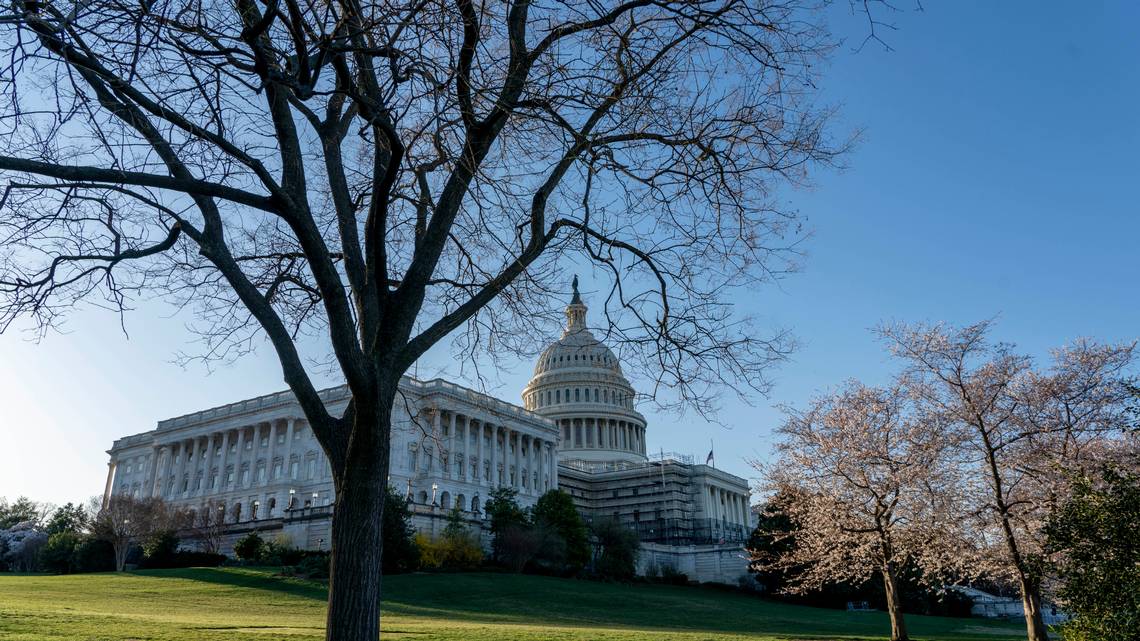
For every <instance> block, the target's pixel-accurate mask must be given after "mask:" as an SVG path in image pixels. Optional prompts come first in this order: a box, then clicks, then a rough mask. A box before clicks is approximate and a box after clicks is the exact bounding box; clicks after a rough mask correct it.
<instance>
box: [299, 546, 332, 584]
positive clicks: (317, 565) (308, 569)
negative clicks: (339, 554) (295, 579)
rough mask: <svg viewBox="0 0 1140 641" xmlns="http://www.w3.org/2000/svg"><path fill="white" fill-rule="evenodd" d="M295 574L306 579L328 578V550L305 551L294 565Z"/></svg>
mask: <svg viewBox="0 0 1140 641" xmlns="http://www.w3.org/2000/svg"><path fill="white" fill-rule="evenodd" d="M294 572H295V573H296V574H297V576H301V577H304V578H306V579H314V580H325V579H328V578H329V554H328V552H307V553H305V556H304V557H303V558H302V559H301V561H300V562H299V563H297V565H296V566H295V567H294Z"/></svg>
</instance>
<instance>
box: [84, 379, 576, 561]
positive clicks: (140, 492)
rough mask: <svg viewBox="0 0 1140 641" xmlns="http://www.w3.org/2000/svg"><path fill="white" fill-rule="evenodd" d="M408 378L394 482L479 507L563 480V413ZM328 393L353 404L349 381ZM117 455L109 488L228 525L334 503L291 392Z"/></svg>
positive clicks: (445, 502) (187, 421)
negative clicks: (496, 492)
mask: <svg viewBox="0 0 1140 641" xmlns="http://www.w3.org/2000/svg"><path fill="white" fill-rule="evenodd" d="M400 388H401V392H402V394H403V397H404V399H405V400H406V403H405V402H401V403H397V412H396V416H395V417H394V419H393V427H392V450H391V451H392V455H391V470H390V477H389V482H390V484H391V485H392V486H393V487H395V488H397V489H399V490H401V491H406V492H407V495H408V496H409V497H410V499H411V501H412V502H413V503H415V504H416V505H417V506H424V507H427V508H431V507H433V506H434V507H435V508H438V510H439V511H440V512H442V513H446V512H447V511H448V510H450V509H451V508H452V507H459V508H460V509H461V510H462V511H464V512H469V513H471V514H479V513H480V512H481V509H482V506H483V501H485V500H486V497H487V494H488V493H489V491H490V490H491V489H492V488H494V487H498V486H500V485H510V486H512V487H515V488H516V489H518V492H519V500H520V503H522V504H523V505H530V504H532V503H534V501H536V500H537V499H538V497H539V496H541V495H542V494H543V493H544V492H546V491H547V490H550V489H553V488H555V487H557V486H558V474H557V471H556V470H557V443H558V432H557V428H556V426H555V425H554V423H553V422H552V421H550V420H548V419H545V418H543V417H541V416H538V415H536V414H534V413H532V412H528V411H526V410H523V409H521V408H519V407H517V406H514V405H511V404H509V403H505V402H503V401H500V400H498V399H495V398H492V397H489V396H486V395H484V394H479V393H477V392H474V391H472V390H470V389H467V388H464V387H461V386H458V385H455V384H452V383H449V382H447V381H443V380H438V379H437V380H432V381H417V380H414V379H410V378H406V379H405V380H404V381H403V382H402V383H401V386H400ZM321 394H322V397H323V398H324V400H325V403H326V404H327V405H328V407H329V409H330V411H331V412H333V413H334V414H339V413H342V412H343V410H344V406H345V405H346V404H347V401H348V393H347V389H346V388H345V387H336V388H332V389H328V390H324V391H323V392H322V393H321ZM108 454H110V456H111V460H110V463H109V469H108V476H107V488H106V495H107V496H110V495H112V494H131V495H134V496H159V497H162V498H164V499H165V500H167V501H169V502H171V503H174V504H176V505H182V506H185V507H188V508H191V509H194V510H200V509H212V510H217V511H219V512H221V513H223V514H224V515H225V521H226V522H227V523H234V524H238V523H253V522H258V521H265V520H267V519H278V518H283V517H286V516H287V515H288V514H289V513H292V512H298V513H304V512H303V511H305V510H309V511H311V513H319V512H321V510H319V508H325V507H328V506H332V505H333V504H334V502H335V496H334V488H333V481H332V475H331V473H330V469H329V466H328V461H327V460H326V459H325V456H324V453H323V452H322V451H321V448H320V445H319V444H318V443H317V441H316V439H315V438H314V437H313V433H312V430H310V429H309V427H308V425H307V423H306V422H305V420H304V418H303V415H302V413H301V409H300V406H299V405H298V404H297V402H296V400H295V399H294V397H293V395H292V394H291V393H289V392H280V393H277V394H270V395H268V396H261V397H258V398H253V399H249V400H246V401H241V402H238V403H231V404H229V405H223V406H221V407H216V408H213V409H209V410H205V411H201V412H195V413H193V414H188V415H185V416H179V417H177V418H172V419H168V420H165V421H160V422H159V424H158V428H157V429H155V430H152V431H149V432H144V433H142V434H135V435H133V436H128V437H125V438H121V439H119V440H117V441H115V443H114V446H113V447H112V448H111V449H110V450H109V452H108ZM298 544H301V545H304V543H302V542H298Z"/></svg>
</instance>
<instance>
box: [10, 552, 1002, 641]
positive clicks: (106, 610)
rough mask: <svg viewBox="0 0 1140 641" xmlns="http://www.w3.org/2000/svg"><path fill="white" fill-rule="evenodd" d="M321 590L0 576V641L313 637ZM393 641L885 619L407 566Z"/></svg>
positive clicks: (754, 628) (162, 575) (839, 633)
mask: <svg viewBox="0 0 1140 641" xmlns="http://www.w3.org/2000/svg"><path fill="white" fill-rule="evenodd" d="M324 599H325V591H324V588H323V587H322V586H320V585H319V584H315V583H310V582H305V581H298V580H292V579H285V578H280V577H276V576H273V575H272V573H271V572H270V571H267V570H255V569H236V568H227V569H191V570H165V571H150V572H137V573H130V574H118V575H116V574H89V575H75V576H41V575H35V576H13V575H4V574H0V639H5V640H7V639H12V640H20V641H23V640H27V641H56V640H60V641H62V640H65V639H66V640H68V641H71V640H75V639H81V640H84V641H134V640H139V641H142V640H148V641H150V640H154V641H190V640H198V639H203V640H207V641H208V640H212V639H218V640H221V639H226V640H227V641H232V640H258V641H265V640H266V639H288V640H296V641H302V640H305V639H320V638H323V628H324V618H325V603H324ZM908 623H909V625H910V628H911V632H912V636H914V637H915V638H918V639H930V640H946V641H951V640H953V641H958V640H963V641H964V640H967V639H973V640H983V639H984V640H991V641H1001V640H1002V639H1015V638H1024V633H1023V632H1022V631H1021V630H1023V629H1024V628H1020V629H1019V627H1018V626H1015V625H1009V624H998V623H989V622H983V621H978V620H969V619H948V618H939V617H917V616H915V617H909V618H908ZM382 627H383V630H384V632H383V634H384V636H385V638H391V639H423V640H449V641H451V640H454V641H459V640H465V641H466V640H472V641H483V640H487V641H490V640H492V639H494V640H501V639H518V640H538V639H564V640H568V641H569V640H572V641H586V640H593V639H602V640H613V641H641V640H648V639H677V640H686V641H687V640H692V641H697V640H702V641H705V640H708V641H722V640H728V639H858V638H861V639H881V638H885V637H886V632H887V630H888V626H887V619H886V615H884V614H882V613H877V612H875V613H848V612H842V611H836V610H822V609H816V608H806V607H798V606H789V605H783V604H779V603H773V602H769V601H764V600H761V599H757V598H754V597H750V596H746V595H741V594H735V593H731V592H726V591H719V590H713V589H708V588H686V587H673V586H656V585H654V586H651V585H634V586H620V585H609V584H601V583H594V582H587V581H574V580H565V579H551V578H544V577H533V576H512V575H501V574H434V575H433V574H417V575H403V576H393V577H387V578H385V580H384V603H383V619H382Z"/></svg>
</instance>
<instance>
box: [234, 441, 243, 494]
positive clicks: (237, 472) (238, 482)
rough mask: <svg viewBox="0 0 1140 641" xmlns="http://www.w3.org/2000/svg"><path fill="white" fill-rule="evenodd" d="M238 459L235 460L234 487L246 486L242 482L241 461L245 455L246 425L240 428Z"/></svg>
mask: <svg viewBox="0 0 1140 641" xmlns="http://www.w3.org/2000/svg"><path fill="white" fill-rule="evenodd" d="M237 434H238V436H237V460H235V461H234V489H239V488H242V487H245V486H244V485H242V483H241V462H242V459H243V458H244V457H245V427H241V428H238V433H237Z"/></svg>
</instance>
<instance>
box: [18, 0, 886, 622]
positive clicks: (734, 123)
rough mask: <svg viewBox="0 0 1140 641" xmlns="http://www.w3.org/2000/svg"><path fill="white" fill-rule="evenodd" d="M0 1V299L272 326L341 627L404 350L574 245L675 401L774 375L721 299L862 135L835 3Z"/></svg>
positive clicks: (236, 328)
mask: <svg viewBox="0 0 1140 641" xmlns="http://www.w3.org/2000/svg"><path fill="white" fill-rule="evenodd" d="M824 4H826V3H824ZM856 4H860V5H864V4H865V3H856ZM11 7H12V9H11V13H10V14H8V15H7V16H5V17H4V18H3V20H2V24H3V27H2V28H3V29H4V35H3V40H2V42H3V45H0V46H2V47H3V52H2V53H3V55H2V56H0V60H3V61H4V62H3V63H2V64H3V65H4V66H3V68H2V69H0V91H2V92H3V97H4V99H3V100H2V101H0V102H2V106H0V171H2V172H4V177H5V179H6V181H7V185H6V188H5V189H4V191H3V198H2V200H0V206H2V209H0V211H2V214H0V243H2V247H3V249H2V254H0V325H2V326H5V327H6V326H8V325H10V324H11V323H12V322H13V321H15V320H16V319H17V318H21V317H26V318H31V319H33V320H34V321H35V322H36V323H38V327H40V328H45V327H51V326H52V325H53V324H55V323H57V322H58V321H59V320H60V318H61V317H62V315H64V314H65V313H66V311H67V309H68V308H69V307H71V306H73V305H75V304H77V303H79V302H81V301H91V302H93V303H95V304H99V305H104V306H110V307H111V308H113V309H115V310H117V311H119V312H122V311H123V310H126V309H128V308H129V307H130V306H131V304H132V303H133V301H135V300H138V299H140V298H144V297H146V298H151V297H156V296H162V297H166V298H167V299H169V300H172V301H174V302H176V303H177V304H179V305H183V306H185V307H186V308H188V309H191V310H193V311H194V312H195V313H197V314H198V318H199V319H200V323H199V325H198V326H197V329H198V331H199V333H200V336H201V339H202V340H203V341H204V347H205V349H204V351H203V353H202V356H203V357H204V358H222V359H225V358H233V357H236V356H239V355H240V354H242V353H244V352H245V351H246V350H248V349H252V348H253V346H255V345H256V344H257V342H258V341H259V340H261V339H262V338H265V339H267V340H268V342H269V343H270V344H271V345H272V347H273V349H274V350H275V352H276V354H277V356H278V358H279V360H280V362H281V367H282V373H283V376H284V379H285V382H286V383H287V384H288V386H289V388H290V389H291V390H292V392H293V393H294V394H295V395H296V397H297V400H298V401H299V403H300V405H301V408H302V410H303V411H304V414H305V416H306V418H307V419H308V422H309V423H310V425H311V426H312V430H313V433H314V434H315V436H316V437H317V439H318V440H319V441H320V443H321V446H322V447H323V449H324V450H325V452H326V453H327V455H328V460H329V463H330V465H331V468H332V473H333V478H334V482H335V490H336V500H337V503H336V506H335V510H334V516H333V534H332V539H333V541H332V551H333V552H332V554H333V556H332V562H331V568H332V569H331V573H332V578H331V584H330V590H329V610H328V625H327V635H328V638H329V639H337V640H348V639H352V640H373V639H376V638H377V636H378V634H379V602H380V599H379V594H380V567H381V562H380V558H381V552H380V542H381V535H380V528H381V522H382V519H381V510H382V509H383V497H384V488H385V484H386V478H387V472H388V461H389V433H390V427H391V419H392V408H393V405H394V402H395V397H396V394H397V386H398V383H399V380H400V378H401V376H402V375H403V374H404V372H405V371H406V370H407V369H408V368H409V366H410V365H412V364H413V363H414V362H415V361H416V360H417V359H418V358H419V357H420V356H422V355H423V354H424V353H425V352H426V351H427V350H428V349H429V348H430V347H431V346H433V345H435V344H437V343H438V342H440V341H441V340H442V339H444V338H445V337H448V336H449V335H450V336H452V337H454V340H455V342H454V343H453V344H454V346H455V349H456V350H457V352H458V354H459V355H460V356H461V357H466V358H469V359H471V362H477V356H478V355H479V354H485V353H490V354H492V355H504V354H506V355H509V354H517V353H525V352H528V351H529V350H533V349H534V344H533V343H532V339H531V338H528V337H531V336H535V335H541V334H542V333H545V330H548V329H550V328H551V327H552V325H551V324H552V322H553V321H554V319H553V318H552V317H551V310H552V309H553V308H554V307H553V306H552V305H550V302H551V297H552V296H554V295H560V293H561V292H564V291H565V283H566V281H567V280H568V279H566V277H565V274H563V273H562V270H563V269H564V267H565V264H566V261H569V260H578V261H582V262H587V263H591V264H593V265H595V266H597V267H598V268H600V271H601V273H602V274H603V276H604V277H605V278H607V280H608V281H609V291H608V293H607V295H606V297H605V302H604V311H605V317H606V320H607V323H606V325H607V326H608V328H609V332H608V333H607V336H606V338H607V339H608V340H611V341H620V342H622V343H624V345H625V346H626V351H627V354H626V357H627V358H631V359H640V360H641V361H642V362H643V366H641V367H638V369H639V370H641V371H644V372H646V373H647V377H648V378H649V379H650V382H651V383H652V384H653V385H652V390H653V392H652V396H653V397H655V398H657V399H658V400H659V401H660V402H661V403H662V404H673V403H680V404H684V405H687V406H690V407H695V408H697V409H698V410H699V411H708V410H710V409H713V408H714V407H715V400H716V397H717V394H719V393H720V391H721V390H723V389H729V390H735V391H737V392H739V393H751V392H754V391H761V392H763V391H765V390H766V389H767V386H768V380H767V379H766V372H767V370H768V368H769V366H770V365H771V364H772V363H774V362H777V361H779V360H781V359H782V358H783V357H784V355H785V354H786V351H787V349H788V347H789V344H788V341H787V338H786V336H784V335H783V334H782V333H779V332H776V333H774V334H773V333H770V332H764V331H762V329H761V328H759V327H757V326H756V325H755V324H754V323H752V322H751V321H750V320H749V319H745V318H739V317H737V316H735V315H734V314H733V313H732V307H731V302H732V300H733V297H734V296H736V295H738V293H739V292H749V293H751V292H753V291H755V286H756V285H757V284H759V283H761V282H764V281H768V280H770V279H772V278H775V277H778V276H779V275H780V274H782V273H783V272H785V271H787V270H789V269H791V268H793V267H794V265H795V261H796V258H797V251H796V247H797V243H798V242H799V240H800V238H801V235H800V230H799V226H798V222H797V219H796V216H795V213H794V212H793V211H789V210H787V209H786V208H784V207H783V206H782V205H781V204H780V202H781V201H779V200H777V199H775V198H773V192H774V189H776V188H777V187H780V186H783V185H787V184H793V185H794V184H799V183H801V182H803V181H804V180H805V179H806V175H807V171H808V170H809V169H810V168H811V167H813V166H814V165H817V164H819V163H830V162H831V161H832V160H833V159H834V158H835V157H836V154H839V153H841V152H842V151H844V149H845V148H846V145H847V141H846V140H844V139H841V140H838V141H836V140H832V139H831V137H830V136H829V133H828V132H829V127H828V123H829V117H830V115H831V110H830V108H828V107H826V106H820V105H818V104H816V102H815V100H814V91H815V89H814V87H815V85H814V80H815V78H814V77H813V74H814V69H815V68H816V66H815V63H816V62H817V59H818V58H819V57H820V56H821V55H823V54H826V53H827V52H828V51H829V50H830V49H831V48H832V46H833V44H834V43H833V42H832V40H831V38H830V35H829V33H828V32H827V31H826V29H824V28H823V27H822V20H821V17H820V14H819V8H820V6H819V5H818V4H817V3H815V2H810V1H808V0H764V1H761V2H751V1H746V0H707V1H706V0H697V1H693V0H683V1H681V0H678V1H673V0H655V1H652V2H650V1H647V0H616V1H613V2H609V1H604V2H603V1H599V2H588V3H581V2H564V1H561V0H552V1H549V2H541V3H535V2H531V1H530V0H514V1H512V2H506V3H497V2H489V3H484V2H472V1H471V0H456V1H455V2H439V1H429V0H411V1H408V2H391V3H389V2H384V3H379V2H367V1H365V2H361V1H360V0H333V1H332V2H310V1H308V0H284V1H283V2H282V1H278V0H273V1H272V2H270V1H266V2H259V1H258V0H236V2H235V3H232V4H231V3H215V2H209V1H203V0H148V1H146V2H142V3H138V2H122V1H121V0H84V1H82V2H80V1H78V0H48V1H43V2H40V1H36V2H32V1H31V0H14V1H13V3H12V5H11ZM303 336H317V337H320V339H321V340H322V341H324V342H325V343H326V344H327V346H328V348H329V353H330V354H331V357H330V362H329V365H330V366H331V367H332V368H334V369H335V370H336V371H337V372H338V373H339V374H340V375H342V376H343V379H344V381H345V382H346V384H347V386H348V389H349V390H350V393H351V397H352V398H351V402H350V403H349V405H348V409H347V410H346V411H345V413H344V414H343V415H342V416H333V415H331V414H330V413H329V412H328V410H327V409H326V407H325V406H324V404H323V403H322V401H321V399H320V397H319V395H318V394H317V390H316V388H315V387H314V385H313V383H312V380H311V378H310V372H309V371H308V370H307V368H306V365H305V363H304V362H303V360H302V358H301V356H300V354H299V352H298V348H297V344H296V341H297V340H298V339H299V338H300V337H303ZM488 346H493V349H488ZM666 391H667V392H668V394H665V393H661V394H659V392H666Z"/></svg>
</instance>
